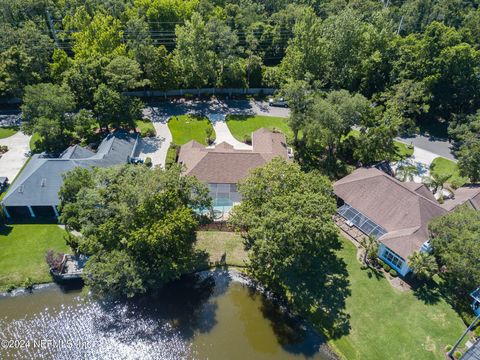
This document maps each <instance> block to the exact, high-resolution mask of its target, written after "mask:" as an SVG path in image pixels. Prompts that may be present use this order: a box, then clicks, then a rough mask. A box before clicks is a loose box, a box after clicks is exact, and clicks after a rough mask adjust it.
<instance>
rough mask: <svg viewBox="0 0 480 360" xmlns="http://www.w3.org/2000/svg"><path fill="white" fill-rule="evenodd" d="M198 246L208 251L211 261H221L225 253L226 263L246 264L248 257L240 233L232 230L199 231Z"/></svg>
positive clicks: (199, 248) (232, 264)
mask: <svg viewBox="0 0 480 360" xmlns="http://www.w3.org/2000/svg"><path fill="white" fill-rule="evenodd" d="M196 248H197V249H198V250H204V251H206V252H207V253H208V255H209V259H208V261H209V262H210V263H219V262H221V259H222V256H223V254H225V255H226V256H225V264H226V265H231V266H244V265H245V263H244V260H245V259H246V258H247V253H246V251H245V250H244V249H243V243H242V239H241V237H240V235H238V234H235V233H231V232H223V231H198V232H197V244H196Z"/></svg>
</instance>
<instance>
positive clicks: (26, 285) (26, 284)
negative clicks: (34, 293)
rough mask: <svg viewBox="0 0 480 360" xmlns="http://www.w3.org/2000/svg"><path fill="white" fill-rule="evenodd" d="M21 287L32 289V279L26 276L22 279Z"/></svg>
mask: <svg viewBox="0 0 480 360" xmlns="http://www.w3.org/2000/svg"><path fill="white" fill-rule="evenodd" d="M23 287H24V288H25V290H32V289H33V280H32V279H31V278H30V277H27V278H26V279H25V280H24V281H23Z"/></svg>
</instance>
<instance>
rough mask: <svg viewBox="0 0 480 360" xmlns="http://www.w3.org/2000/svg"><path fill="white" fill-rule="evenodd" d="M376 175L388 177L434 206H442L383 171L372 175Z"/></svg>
mask: <svg viewBox="0 0 480 360" xmlns="http://www.w3.org/2000/svg"><path fill="white" fill-rule="evenodd" d="M379 171H380V170H379ZM376 176H385V177H386V178H388V179H389V180H390V181H392V182H393V183H396V184H397V185H400V186H401V187H402V188H403V189H405V190H407V191H409V192H411V193H412V194H414V195H416V196H418V197H419V198H422V199H424V200H427V201H428V202H430V203H432V204H434V205H435V206H437V207H439V208H441V209H443V207H441V206H440V204H439V203H437V202H435V201H432V200H430V199H429V198H427V197H425V196H423V195H422V194H419V193H417V192H416V191H413V190H411V189H409V188H408V187H406V186H405V185H404V183H403V182H401V181H400V180H397V179H395V178H394V177H393V176H390V175H388V174H385V173H383V171H382V174H378V175H375V176H373V177H376ZM421 184H422V185H425V184H423V183H421ZM429 191H430V190H429ZM443 210H445V209H443Z"/></svg>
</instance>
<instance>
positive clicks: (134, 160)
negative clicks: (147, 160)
mask: <svg viewBox="0 0 480 360" xmlns="http://www.w3.org/2000/svg"><path fill="white" fill-rule="evenodd" d="M143 161H144V160H143V159H142V158H139V157H132V158H130V164H134V165H139V164H143Z"/></svg>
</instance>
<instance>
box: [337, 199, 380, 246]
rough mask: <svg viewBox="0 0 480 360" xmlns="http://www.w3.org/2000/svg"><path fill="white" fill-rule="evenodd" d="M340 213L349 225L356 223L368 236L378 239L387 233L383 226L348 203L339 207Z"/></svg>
mask: <svg viewBox="0 0 480 360" xmlns="http://www.w3.org/2000/svg"><path fill="white" fill-rule="evenodd" d="M338 214H339V215H341V216H342V217H343V218H344V219H345V220H346V221H347V222H348V223H349V225H350V224H352V225H355V226H356V227H357V228H358V229H360V230H361V231H362V232H363V233H364V234H366V235H368V236H374V237H375V238H377V239H378V238H379V237H381V236H382V235H384V234H386V233H387V230H385V229H384V228H382V227H381V226H380V225H377V224H375V223H374V222H373V221H372V220H370V219H369V218H368V217H366V216H365V215H363V214H362V213H361V212H359V211H358V210H356V209H354V208H353V207H351V206H350V205H348V204H347V203H345V204H343V205H342V206H341V207H340V208H338Z"/></svg>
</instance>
